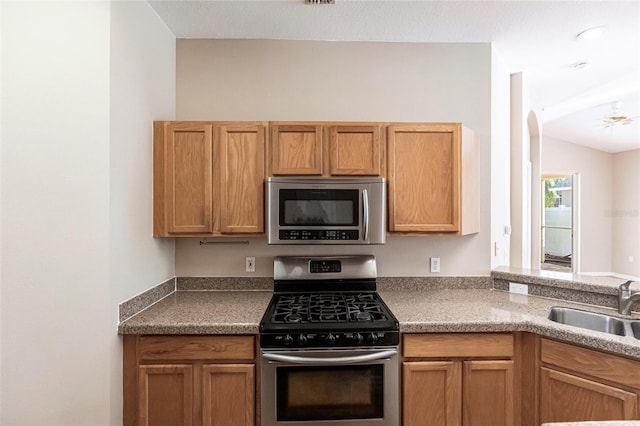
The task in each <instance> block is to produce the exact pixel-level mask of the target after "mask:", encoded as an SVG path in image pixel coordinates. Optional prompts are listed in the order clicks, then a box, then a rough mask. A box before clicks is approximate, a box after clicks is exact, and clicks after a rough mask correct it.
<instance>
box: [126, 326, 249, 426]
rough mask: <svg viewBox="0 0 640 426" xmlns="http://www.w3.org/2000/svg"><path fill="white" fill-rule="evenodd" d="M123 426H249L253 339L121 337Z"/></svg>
mask: <svg viewBox="0 0 640 426" xmlns="http://www.w3.org/2000/svg"><path fill="white" fill-rule="evenodd" d="M123 370H124V401H123V405H124V413H123V420H124V424H125V425H127V426H129V425H140V426H147V425H149V426H180V425H183V426H192V425H193V426H200V425H202V426H253V425H255V424H256V414H255V413H256V408H255V406H256V378H255V374H256V372H255V371H256V366H255V342H254V337H253V336H125V338H124V364H123Z"/></svg>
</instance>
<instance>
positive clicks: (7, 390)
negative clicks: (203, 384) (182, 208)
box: [0, 1, 115, 425]
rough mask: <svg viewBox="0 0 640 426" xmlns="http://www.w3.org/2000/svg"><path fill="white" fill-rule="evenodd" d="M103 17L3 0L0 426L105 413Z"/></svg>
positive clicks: (73, 7)
mask: <svg viewBox="0 0 640 426" xmlns="http://www.w3.org/2000/svg"><path fill="white" fill-rule="evenodd" d="M108 18H109V4H108V3H105V2H84V3H80V2H66V3H64V2H41V3H36V2H11V1H5V2H3V14H2V33H3V34H2V44H3V45H2V65H3V73H2V80H3V81H2V89H3V91H2V103H3V105H2V176H1V181H2V206H3V210H2V242H1V244H2V338H3V345H2V374H1V376H2V377H1V380H2V395H3V400H2V404H3V406H2V419H0V423H2V424H3V425H16V424H20V425H70V424H76V425H86V424H89V423H92V424H105V423H106V422H107V421H108V419H109V403H108V402H109V380H110V374H109V368H108V365H109V351H108V346H109V339H108V336H112V335H113V333H114V331H115V325H114V324H113V323H112V322H111V321H109V318H111V312H110V308H111V307H110V305H109V286H108V283H109V193H108V186H109V19H108Z"/></svg>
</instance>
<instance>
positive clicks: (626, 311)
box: [618, 280, 640, 315]
mask: <svg viewBox="0 0 640 426" xmlns="http://www.w3.org/2000/svg"><path fill="white" fill-rule="evenodd" d="M631 282H632V281H631V280H629V281H627V282H626V283H624V284H620V287H618V312H620V314H621V315H631V306H632V305H633V303H634V302H640V291H637V292H635V293H632V292H631V290H630V289H629V286H630V285H631Z"/></svg>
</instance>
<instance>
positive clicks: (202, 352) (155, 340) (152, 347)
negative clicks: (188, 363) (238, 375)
mask: <svg viewBox="0 0 640 426" xmlns="http://www.w3.org/2000/svg"><path fill="white" fill-rule="evenodd" d="M138 355H139V357H140V359H141V360H145V361H159V360H220V359H227V360H253V359H254V356H255V340H254V338H253V337H252V336H223V335H221V336H155V335H149V336H140V337H139V339H138Z"/></svg>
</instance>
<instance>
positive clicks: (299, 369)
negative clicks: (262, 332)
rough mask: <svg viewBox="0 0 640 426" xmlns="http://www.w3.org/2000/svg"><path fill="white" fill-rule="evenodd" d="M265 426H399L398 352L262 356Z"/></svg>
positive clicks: (334, 351) (264, 353)
mask: <svg viewBox="0 0 640 426" xmlns="http://www.w3.org/2000/svg"><path fill="white" fill-rule="evenodd" d="M261 383H262V385H261V390H262V391H261V407H262V409H261V422H262V426H278V425H294V424H295V425H298V426H338V425H354V426H355V425H358V426H374V425H375V426H398V425H399V424H400V416H399V394H400V389H399V381H398V350H397V348H395V347H391V348H388V347H387V348H366V349H362V348H358V349H326V350H321V349H314V350H287V351H279V350H263V351H262V359H261Z"/></svg>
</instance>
